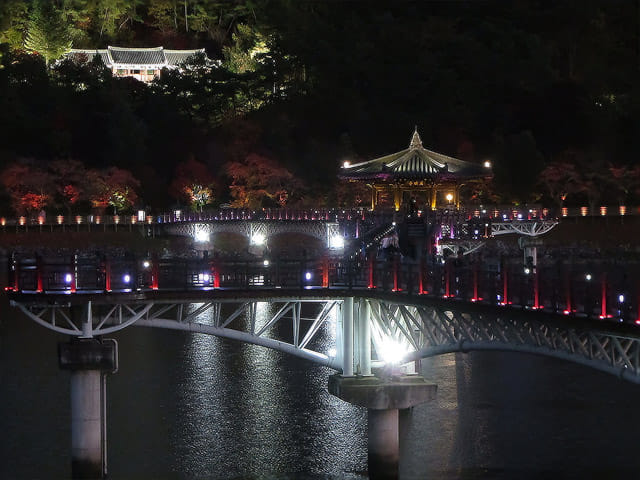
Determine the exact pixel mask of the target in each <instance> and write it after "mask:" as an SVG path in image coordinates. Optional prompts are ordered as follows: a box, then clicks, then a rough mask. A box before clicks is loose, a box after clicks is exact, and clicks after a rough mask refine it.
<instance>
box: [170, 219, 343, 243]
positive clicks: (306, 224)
mask: <svg viewBox="0 0 640 480" xmlns="http://www.w3.org/2000/svg"><path fill="white" fill-rule="evenodd" d="M164 229H165V232H166V233H167V234H170V235H181V236H189V237H195V236H196V233H198V232H203V233H206V234H209V235H214V234H216V233H222V232H225V233H235V234H238V235H242V236H244V237H246V238H249V239H251V238H254V237H255V236H256V235H261V236H262V237H263V238H264V239H268V238H269V237H272V236H274V235H279V234H285V233H300V234H304V235H309V236H311V237H314V238H317V239H319V240H322V241H323V242H325V244H327V245H328V244H329V241H330V239H331V238H332V237H333V236H335V235H338V234H339V226H338V223H336V222H329V221H326V220H215V221H209V222H180V223H173V224H167V225H165V227H164Z"/></svg>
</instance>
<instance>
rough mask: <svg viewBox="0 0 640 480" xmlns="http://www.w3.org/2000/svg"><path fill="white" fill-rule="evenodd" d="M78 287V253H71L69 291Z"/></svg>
mask: <svg viewBox="0 0 640 480" xmlns="http://www.w3.org/2000/svg"><path fill="white" fill-rule="evenodd" d="M77 289H78V255H76V254H75V253H74V254H73V255H71V293H75V292H76V291H77Z"/></svg>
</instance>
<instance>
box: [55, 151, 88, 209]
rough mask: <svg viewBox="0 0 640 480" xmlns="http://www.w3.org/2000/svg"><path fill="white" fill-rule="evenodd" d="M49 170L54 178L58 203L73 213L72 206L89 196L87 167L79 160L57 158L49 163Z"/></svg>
mask: <svg viewBox="0 0 640 480" xmlns="http://www.w3.org/2000/svg"><path fill="white" fill-rule="evenodd" d="M49 170H50V171H51V174H52V176H53V180H54V186H55V200H56V203H58V204H59V205H62V206H63V207H65V208H66V210H67V213H68V214H69V215H71V211H72V208H73V207H74V206H76V205H77V204H78V202H80V201H81V200H83V199H85V198H87V189H86V186H85V185H86V181H87V169H86V168H85V166H84V164H83V163H82V162H80V161H78V160H56V161H53V162H51V163H50V164H49Z"/></svg>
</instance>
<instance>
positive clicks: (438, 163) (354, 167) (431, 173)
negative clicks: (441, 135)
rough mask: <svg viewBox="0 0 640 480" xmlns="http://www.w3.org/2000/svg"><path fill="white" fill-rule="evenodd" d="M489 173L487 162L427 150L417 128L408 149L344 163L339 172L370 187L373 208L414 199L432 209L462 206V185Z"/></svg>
mask: <svg viewBox="0 0 640 480" xmlns="http://www.w3.org/2000/svg"><path fill="white" fill-rule="evenodd" d="M490 176H491V171H490V165H489V164H487V163H485V165H484V166H481V165H478V164H475V163H472V162H466V161H464V160H458V159H457V158H453V157H449V156H447V155H442V154H441V153H436V152H432V151H431V150H427V149H426V148H424V147H423V146H422V140H421V139H420V135H419V134H418V130H417V129H416V130H415V131H414V133H413V136H412V138H411V142H410V143H409V148H407V149H406V150H402V151H400V152H397V153H392V154H391V155H387V156H385V157H380V158H376V159H374V160H369V161H366V162H361V163H355V164H350V163H349V162H345V163H344V165H343V166H342V169H341V171H340V174H339V177H340V178H342V179H345V180H349V181H352V182H362V183H365V184H366V185H367V186H368V187H369V188H370V189H371V208H372V209H375V208H376V206H378V205H381V206H382V205H385V204H390V203H392V205H393V206H394V207H395V210H396V211H399V210H400V208H401V207H402V206H403V205H408V204H409V203H410V202H412V201H413V200H415V201H416V203H417V204H418V205H421V206H426V207H431V209H436V208H439V207H453V206H455V207H456V208H459V207H460V188H461V187H462V186H463V185H466V184H468V183H471V182H474V181H479V180H481V179H483V178H487V177H490Z"/></svg>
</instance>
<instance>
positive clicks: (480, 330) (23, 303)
mask: <svg viewBox="0 0 640 480" xmlns="http://www.w3.org/2000/svg"><path fill="white" fill-rule="evenodd" d="M354 293H357V292H353V291H351V292H347V291H336V292H333V293H331V292H323V293H319V292H317V291H316V292H314V291H313V290H308V291H305V290H303V291H300V292H299V293H297V294H294V295H292V294H287V293H285V292H283V293H278V292H262V295H257V294H254V295H249V294H248V293H247V295H244V296H237V295H236V296H229V295H226V296H225V295H220V294H217V295H216V293H215V292H209V293H206V292H205V293H204V294H201V295H198V296H193V295H191V296H188V297H187V296H182V298H181V296H180V295H179V294H174V295H173V298H172V297H171V295H164V296H163V297H162V298H160V299H148V298H144V297H145V296H144V295H137V296H136V295H133V296H131V295H130V296H127V295H122V296H118V297H117V298H115V299H114V300H113V301H111V302H109V301H106V300H104V299H100V300H98V301H91V300H89V301H86V302H84V303H83V304H78V305H73V306H71V305H70V304H69V303H64V302H53V303H49V302H35V301H33V300H32V301H30V300H28V299H15V300H12V305H13V306H15V307H18V308H19V309H20V310H21V311H22V312H23V313H24V314H26V315H27V316H28V317H29V318H31V319H32V320H34V321H36V322H37V323H39V324H40V325H43V326H45V327H47V328H49V329H51V330H54V331H56V332H58V333H62V334H66V335H70V336H74V337H79V338H87V337H92V336H102V335H107V334H110V333H112V332H115V331H117V330H122V329H124V328H126V327H128V326H131V325H137V326H144V327H154V328H166V329H173V330H182V331H188V332H194V333H203V334H208V335H214V336H219V337H224V338H229V339H233V340H237V341H242V342H246V343H251V344H255V345H261V346H264V347H267V348H272V349H275V350H279V351H282V352H285V353H288V354H292V355H295V356H297V357H300V358H304V359H306V360H309V361H312V362H314V363H317V364H320V365H323V366H327V367H330V368H332V369H335V370H338V371H339V370H342V371H343V372H351V373H353V374H367V372H370V369H371V366H373V367H374V368H375V367H382V366H385V365H388V363H389V360H388V359H386V358H385V351H386V350H388V348H389V347H390V346H393V347H394V348H396V349H398V351H399V352H400V353H399V354H398V356H397V358H396V359H395V360H394V363H396V364H397V365H402V364H406V363H409V362H412V361H414V360H417V359H419V358H424V357H430V356H435V355H441V354H445V353H451V352H468V351H471V350H501V351H513V352H525V353H532V354H539V355H546V356H551V357H555V358H560V359H563V360H567V361H572V362H575V363H579V364H582V365H585V366H588V367H591V368H594V369H597V370H601V371H604V372H607V373H610V374H614V375H617V376H620V377H621V378H624V379H626V380H629V381H631V382H634V383H640V333H638V332H636V331H635V328H633V327H631V328H629V327H628V326H626V327H625V326H623V325H618V324H615V323H603V322H599V323H597V324H594V323H593V322H588V321H579V320H575V319H574V320H572V321H569V320H566V319H564V318H562V317H561V316H559V315H554V314H549V313H545V312H537V311H527V310H522V311H520V312H518V311H515V310H507V309H501V308H499V307H493V306H487V305H477V304H473V303H465V302H451V301H447V300H442V299H429V298H420V297H404V298H400V297H401V296H400V295H397V294H396V295H393V294H391V295H390V294H380V295H376V293H375V292H370V291H369V292H366V293H365V292H360V293H361V294H362V296H360V297H354V296H353V295H354ZM347 295H350V296H347ZM265 304H269V312H270V313H269V315H267V316H265V315H257V312H258V311H259V310H260V309H261V308H262V309H264V306H265ZM310 310H313V312H312V313H309V311H310ZM618 327H619V328H618ZM320 338H324V340H323V341H319V339H320ZM327 338H330V339H331V340H330V341H326V340H327ZM333 348H335V352H333V353H332V352H331V350H333ZM385 362H386V363H385Z"/></svg>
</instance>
